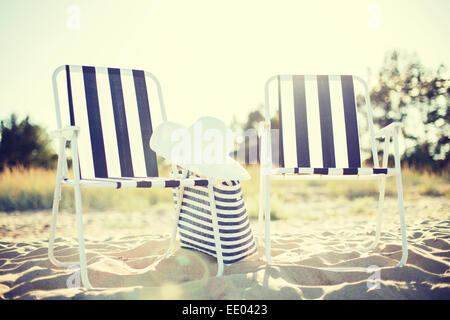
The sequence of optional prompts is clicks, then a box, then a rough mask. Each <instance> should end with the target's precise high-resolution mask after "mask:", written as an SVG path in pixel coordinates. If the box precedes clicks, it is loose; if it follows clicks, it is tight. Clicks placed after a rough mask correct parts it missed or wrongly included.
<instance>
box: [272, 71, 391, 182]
mask: <svg viewBox="0 0 450 320" xmlns="http://www.w3.org/2000/svg"><path fill="white" fill-rule="evenodd" d="M278 119H279V128H280V133H279V167H280V168H278V169H275V170H274V171H275V172H277V173H292V174H320V175H327V174H336V175H364V174H388V173H389V170H388V169H387V168H381V169H380V168H377V169H369V168H361V152H360V145H359V134H358V119H357V110H356V97H355V90H354V85H353V76H349V75H341V76H328V75H318V76H311V75H306V76H305V75H291V76H278Z"/></svg>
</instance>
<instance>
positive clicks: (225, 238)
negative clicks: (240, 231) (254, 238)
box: [220, 228, 252, 241]
mask: <svg viewBox="0 0 450 320" xmlns="http://www.w3.org/2000/svg"><path fill="white" fill-rule="evenodd" d="M251 233H252V230H251V229H250V228H249V229H248V232H247V233H246V234H244V235H242V236H237V237H220V240H221V241H237V240H241V239H245V238H247V237H248V236H249V235H250V234H251Z"/></svg>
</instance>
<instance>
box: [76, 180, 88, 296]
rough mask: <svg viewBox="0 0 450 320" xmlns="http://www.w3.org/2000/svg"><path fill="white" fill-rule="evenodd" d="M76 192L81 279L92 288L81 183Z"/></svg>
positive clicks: (85, 285) (86, 286)
mask: <svg viewBox="0 0 450 320" xmlns="http://www.w3.org/2000/svg"><path fill="white" fill-rule="evenodd" d="M74 192H75V210H76V215H77V231H78V250H79V253H80V271H81V281H82V283H83V285H84V287H85V288H86V289H88V290H89V289H92V286H91V284H90V282H89V278H88V273H87V262H86V252H85V245H84V232H83V217H82V214H83V212H82V204H81V188H80V186H79V185H76V186H75V187H74Z"/></svg>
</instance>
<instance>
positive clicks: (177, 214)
mask: <svg viewBox="0 0 450 320" xmlns="http://www.w3.org/2000/svg"><path fill="white" fill-rule="evenodd" d="M183 194H184V187H179V188H178V194H177V206H176V208H175V219H174V223H173V227H172V235H171V237H170V245H169V248H168V249H167V252H166V253H165V255H164V257H167V256H169V254H170V252H171V251H172V250H173V247H174V246H175V240H176V237H177V229H178V222H179V221H180V212H181V206H182V202H183Z"/></svg>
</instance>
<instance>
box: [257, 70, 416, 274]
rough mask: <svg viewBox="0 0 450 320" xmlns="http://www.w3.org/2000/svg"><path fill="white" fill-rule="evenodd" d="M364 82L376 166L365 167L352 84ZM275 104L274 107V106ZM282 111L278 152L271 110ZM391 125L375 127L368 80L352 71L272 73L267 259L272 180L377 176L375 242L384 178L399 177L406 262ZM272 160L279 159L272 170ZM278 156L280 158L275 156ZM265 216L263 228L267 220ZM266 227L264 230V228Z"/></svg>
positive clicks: (265, 179) (395, 126)
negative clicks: (391, 153) (380, 153)
mask: <svg viewBox="0 0 450 320" xmlns="http://www.w3.org/2000/svg"><path fill="white" fill-rule="evenodd" d="M357 82H359V83H361V84H362V86H363V88H364V96H365V101H366V103H365V104H366V110H365V111H366V112H365V113H366V116H367V123H368V130H369V135H370V147H371V152H372V157H373V160H374V166H373V167H372V168H362V163H361V149H360V137H359V132H358V116H357V105H356V95H355V88H354V83H357ZM271 106H273V107H272V108H271ZM271 109H272V110H273V109H275V110H276V109H278V121H279V128H280V129H279V134H278V136H279V141H278V147H279V150H272V141H271V136H272V135H271V134H270V110H271ZM399 128H401V124H400V123H392V124H390V125H388V126H386V127H385V128H383V129H381V130H379V131H378V132H375V131H374V127H373V121H372V111H371V106H370V98H369V92H368V87H367V84H366V83H365V82H364V80H362V79H361V78H359V77H356V76H350V75H317V76H316V75H281V76H274V77H271V78H270V79H269V80H268V81H267V82H266V86H265V121H264V126H263V128H262V130H261V132H260V135H261V138H262V143H261V159H262V160H261V161H262V165H261V185H260V211H259V226H260V235H261V238H262V234H263V233H265V249H266V258H267V261H268V262H269V263H271V261H272V260H271V253H270V179H271V178H272V179H288V178H291V179H378V180H379V181H380V184H379V191H380V193H379V202H378V219H377V228H376V238H375V241H374V242H373V243H372V244H371V245H370V246H369V247H367V248H364V249H363V250H371V249H372V248H374V247H375V245H376V244H377V243H378V241H379V238H380V228H381V217H382V210H383V209H382V208H383V201H384V194H385V183H386V177H388V176H395V177H396V180H397V191H398V208H399V212H400V227H401V237H402V258H401V260H400V262H399V264H398V266H403V265H404V264H405V263H406V260H407V257H408V249H407V242H406V228H405V218H404V206H403V188H402V178H401V166H400V155H399V146H398V130H399ZM380 138H381V139H384V150H383V157H382V165H381V167H380V165H379V159H378V142H379V141H378V139H380ZM391 139H392V140H393V143H394V162H395V166H394V168H388V157H389V145H390V141H391ZM273 156H275V157H274V158H278V159H279V161H278V162H279V163H276V164H275V166H274V167H275V168H272V162H273V160H272V159H273ZM277 156H278V157H277ZM264 219H265V228H264V222H263V220H264ZM263 229H265V231H263Z"/></svg>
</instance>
